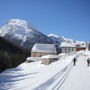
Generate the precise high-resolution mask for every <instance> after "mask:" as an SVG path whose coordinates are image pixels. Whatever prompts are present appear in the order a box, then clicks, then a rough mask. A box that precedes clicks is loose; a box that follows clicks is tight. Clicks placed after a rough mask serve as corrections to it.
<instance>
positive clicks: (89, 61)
mask: <svg viewBox="0 0 90 90" xmlns="http://www.w3.org/2000/svg"><path fill="white" fill-rule="evenodd" d="M89 65H90V58H88V59H87V66H88V67H89Z"/></svg>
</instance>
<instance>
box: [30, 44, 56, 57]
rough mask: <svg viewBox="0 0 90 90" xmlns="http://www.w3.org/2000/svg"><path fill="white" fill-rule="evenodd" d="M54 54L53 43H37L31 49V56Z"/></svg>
mask: <svg viewBox="0 0 90 90" xmlns="http://www.w3.org/2000/svg"><path fill="white" fill-rule="evenodd" d="M48 54H52V55H56V47H55V44H40V43H37V44H35V45H34V46H33V48H32V50H31V57H41V56H43V55H48Z"/></svg>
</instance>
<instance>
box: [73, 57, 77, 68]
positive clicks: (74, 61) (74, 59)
mask: <svg viewBox="0 0 90 90" xmlns="http://www.w3.org/2000/svg"><path fill="white" fill-rule="evenodd" d="M76 61H77V60H76V58H73V63H74V66H75V65H76Z"/></svg>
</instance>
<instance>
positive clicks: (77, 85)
mask: <svg viewBox="0 0 90 90" xmlns="http://www.w3.org/2000/svg"><path fill="white" fill-rule="evenodd" d="M89 56H90V52H88V51H81V52H78V53H76V54H73V55H65V57H64V58H60V59H59V60H58V61H56V62H54V63H51V64H50V65H43V64H41V61H37V62H33V63H22V64H21V65H19V66H18V67H17V68H12V69H9V70H6V71H4V72H2V73H1V74H0V90H90V67H87V63H86V59H87V57H89ZM74 57H77V63H76V66H75V67H74V66H73V63H72V59H73V58H74Z"/></svg>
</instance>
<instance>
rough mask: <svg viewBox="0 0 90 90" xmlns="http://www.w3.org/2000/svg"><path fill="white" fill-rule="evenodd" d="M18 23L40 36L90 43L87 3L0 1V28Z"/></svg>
mask: <svg viewBox="0 0 90 90" xmlns="http://www.w3.org/2000/svg"><path fill="white" fill-rule="evenodd" d="M9 19H22V20H26V21H28V22H29V23H31V24H32V25H34V26H35V27H36V28H37V29H38V30H39V31H40V32H42V33H44V34H46V35H48V34H51V33H53V34H57V35H59V36H64V37H66V38H71V39H74V40H80V41H90V0H0V27H1V26H3V25H4V24H5V23H6V22H7V21H8V20H9Z"/></svg>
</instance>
